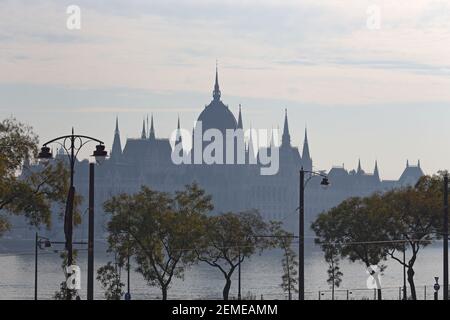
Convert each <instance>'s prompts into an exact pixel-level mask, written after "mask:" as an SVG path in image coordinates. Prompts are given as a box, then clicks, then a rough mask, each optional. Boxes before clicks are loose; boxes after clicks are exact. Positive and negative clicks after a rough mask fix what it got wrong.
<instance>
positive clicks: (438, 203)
mask: <svg viewBox="0 0 450 320" xmlns="http://www.w3.org/2000/svg"><path fill="white" fill-rule="evenodd" d="M442 185H443V180H442V175H435V176H432V177H430V176H424V177H422V178H421V179H420V180H419V181H418V183H417V184H416V185H415V186H414V187H408V188H404V189H398V190H394V191H390V192H388V193H386V194H385V195H384V197H383V198H384V202H385V204H386V207H387V208H388V212H389V215H390V216H391V219H390V221H389V226H390V228H388V230H387V232H388V233H389V235H390V238H391V239H392V240H393V241H397V242H398V241H399V240H402V239H404V240H405V241H406V245H407V246H408V247H409V248H410V250H409V251H410V252H411V256H410V258H409V260H408V261H407V262H406V263H405V264H404V265H405V267H406V268H407V276H408V283H409V285H410V290H411V298H412V299H413V300H416V299H417V294H416V287H415V283H414V275H415V271H414V264H415V262H416V260H417V256H418V253H419V251H420V249H421V248H424V247H426V246H428V245H429V244H431V243H432V240H433V238H440V237H441V235H440V232H441V228H442V220H441V219H442V199H443V193H442ZM393 243H395V242H393ZM405 249H406V247H405ZM403 250H404V247H403V244H400V243H398V244H397V245H392V244H391V245H390V246H389V248H388V254H389V256H390V257H391V258H392V259H394V260H395V261H397V262H399V263H400V264H401V265H403V259H400V258H399V257H397V256H396V254H395V253H396V252H403Z"/></svg>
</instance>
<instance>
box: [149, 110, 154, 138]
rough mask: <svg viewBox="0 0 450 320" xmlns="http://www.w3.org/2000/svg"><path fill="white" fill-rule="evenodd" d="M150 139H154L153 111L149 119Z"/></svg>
mask: <svg viewBox="0 0 450 320" xmlns="http://www.w3.org/2000/svg"><path fill="white" fill-rule="evenodd" d="M148 138H149V139H150V140H155V127H154V126H153V113H152V117H151V120H150V134H149V137H148Z"/></svg>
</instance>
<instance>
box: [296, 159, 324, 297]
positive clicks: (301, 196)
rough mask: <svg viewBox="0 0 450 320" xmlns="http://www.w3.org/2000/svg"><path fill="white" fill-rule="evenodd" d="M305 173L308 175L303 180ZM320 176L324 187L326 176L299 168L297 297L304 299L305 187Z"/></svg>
mask: <svg viewBox="0 0 450 320" xmlns="http://www.w3.org/2000/svg"><path fill="white" fill-rule="evenodd" d="M305 173H308V174H309V177H308V178H307V179H306V180H305ZM316 176H318V177H322V181H321V182H320V185H322V186H324V187H326V186H328V185H329V184H330V182H329V181H328V176H327V175H326V174H324V173H321V172H316V171H308V170H303V167H302V168H301V170H300V194H299V202H300V206H299V208H298V209H299V244H298V247H299V248H298V259H299V264H298V299H299V300H305V187H306V185H307V183H308V182H309V181H310V180H311V179H312V178H313V177H316Z"/></svg>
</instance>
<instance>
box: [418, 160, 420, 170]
mask: <svg viewBox="0 0 450 320" xmlns="http://www.w3.org/2000/svg"><path fill="white" fill-rule="evenodd" d="M417 168H420V159H419V160H417Z"/></svg>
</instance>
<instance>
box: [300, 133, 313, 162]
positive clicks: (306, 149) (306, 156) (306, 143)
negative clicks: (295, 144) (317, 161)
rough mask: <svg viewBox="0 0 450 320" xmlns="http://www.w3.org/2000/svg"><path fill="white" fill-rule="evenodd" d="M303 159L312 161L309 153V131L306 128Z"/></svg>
mask: <svg viewBox="0 0 450 320" xmlns="http://www.w3.org/2000/svg"><path fill="white" fill-rule="evenodd" d="M302 159H304V160H308V159H311V155H310V153H309V144H308V130H307V128H305V141H304V142H303V152H302Z"/></svg>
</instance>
